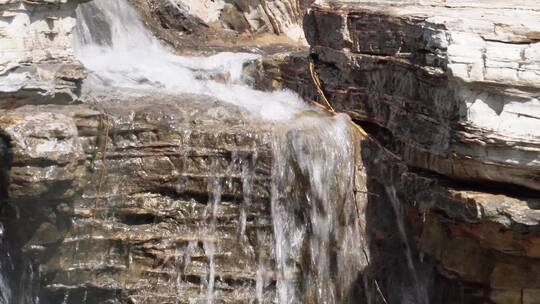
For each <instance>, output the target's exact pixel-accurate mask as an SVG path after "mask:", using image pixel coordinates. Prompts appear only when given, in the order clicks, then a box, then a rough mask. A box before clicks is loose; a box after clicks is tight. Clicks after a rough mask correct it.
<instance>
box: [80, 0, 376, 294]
mask: <svg viewBox="0 0 540 304" xmlns="http://www.w3.org/2000/svg"><path fill="white" fill-rule="evenodd" d="M77 15H78V27H77V35H76V36H77V38H78V39H77V47H76V53H77V55H78V57H79V59H80V60H81V61H82V63H83V64H84V65H85V67H86V68H87V69H88V70H90V75H89V78H88V80H87V81H86V83H85V84H86V85H87V86H89V87H91V88H97V89H100V88H102V89H109V90H111V89H112V90H118V91H121V92H123V91H122V89H125V90H126V91H130V90H137V91H141V90H142V91H144V92H149V93H152V92H160V93H163V92H164V93H169V94H172V95H174V94H177V95H180V94H201V95H206V96H211V97H213V98H216V99H219V100H222V101H224V102H228V103H232V104H235V105H238V106H241V107H243V108H246V109H247V110H249V111H250V112H251V113H253V114H254V115H255V116H258V117H261V118H262V119H267V120H271V121H279V122H280V123H276V124H272V126H274V130H273V135H274V136H273V137H272V142H271V147H272V150H273V165H272V173H271V175H272V176H271V177H272V178H271V185H268V186H269V190H271V198H270V202H269V204H271V215H272V224H273V225H272V226H273V238H274V239H273V241H274V242H273V244H274V248H272V250H271V251H272V252H271V253H269V255H271V259H272V260H273V261H274V262H275V263H266V262H265V261H264V258H262V255H260V256H259V265H257V267H256V269H257V271H256V273H255V274H254V276H255V280H256V283H255V284H254V285H255V286H252V287H251V288H252V289H253V290H252V295H250V297H251V298H250V301H251V302H253V303H256V302H257V303H266V302H267V301H266V298H267V297H271V298H272V300H271V301H272V303H279V304H289V303H290V304H296V303H325V304H334V303H345V302H346V301H347V300H349V297H350V292H351V290H353V289H354V288H355V286H356V285H357V284H358V282H357V280H358V278H359V274H360V272H361V270H362V268H363V267H364V266H365V264H366V263H367V261H365V258H364V257H363V256H362V255H361V253H362V245H363V243H362V240H361V239H360V238H361V232H360V223H359V217H358V215H357V211H356V210H357V209H356V206H355V197H354V189H353V188H354V183H353V180H354V174H355V166H354V159H355V153H356V150H355V141H354V139H353V137H354V136H353V135H352V132H353V131H352V130H351V127H350V124H351V121H350V119H349V118H348V117H347V116H346V115H336V116H335V117H332V116H330V115H325V114H323V113H321V111H318V110H317V111H304V110H305V109H306V108H310V107H309V106H307V105H306V104H305V103H304V102H303V101H302V100H301V98H300V97H299V96H298V95H296V94H295V93H293V92H290V91H276V92H262V91H257V90H254V89H253V88H250V87H249V86H248V85H246V83H244V82H243V73H242V71H243V67H244V65H245V64H246V63H248V62H249V61H251V60H256V59H258V58H259V56H258V55H255V54H247V53H220V54H217V55H214V56H210V57H182V56H176V55H174V54H173V53H171V52H170V51H168V50H167V49H166V48H165V47H163V46H162V45H161V44H160V43H159V41H157V40H156V39H155V38H154V37H153V36H152V34H151V33H150V32H149V31H148V30H146V29H145V28H144V26H143V24H142V23H141V21H139V19H138V16H137V13H136V11H135V10H134V9H133V8H131V7H130V6H129V5H128V3H127V1H126V0H95V1H93V2H90V3H86V4H83V5H81V6H80V8H79V10H78V12H77ZM218 79H219V80H218ZM126 102H129V101H126ZM301 112H302V113H304V112H305V113H309V115H307V114H302V113H301ZM257 161H258V159H257V157H256V156H253V158H252V159H251V163H248V162H247V160H246V162H240V164H239V166H240V167H241V175H242V177H241V183H242V191H243V194H244V198H243V202H242V206H241V208H240V209H241V210H240V216H239V220H238V226H239V227H238V232H239V238H240V239H241V240H242V239H246V238H247V237H246V230H247V229H248V227H247V223H246V222H247V220H246V216H247V215H246V212H247V209H248V208H249V207H250V204H251V192H252V189H254V185H255V184H254V181H253V176H252V175H253V174H254V173H253V172H251V171H250V170H253V169H250V168H255V167H256V163H257ZM232 162H233V163H234V162H235V160H234V157H233V159H232ZM233 165H234V164H231V166H233ZM216 167H217V166H216ZM211 170H213V169H211ZM215 171H216V172H214V173H213V174H212V175H211V176H217V174H218V172H219V170H217V169H216V170H215ZM231 171H234V170H231ZM229 173H230V172H228V173H227V174H225V175H226V176H229V175H230V174H229ZM222 182H223V181H221V180H219V179H217V178H215V179H213V180H211V182H210V184H209V185H208V187H209V190H210V191H211V192H210V193H211V197H210V200H209V204H208V208H207V209H206V210H205V212H206V215H209V217H210V220H209V221H208V223H203V224H204V225H205V226H204V227H203V228H204V229H203V231H204V237H206V238H207V239H208V241H205V242H204V244H203V247H204V253H205V256H206V258H207V259H208V263H207V271H206V273H205V274H204V275H203V276H202V277H201V282H202V283H201V286H204V288H202V289H201V293H200V294H199V296H198V297H197V298H193V299H192V302H193V303H208V304H212V303H214V302H219V301H220V300H219V297H220V294H222V293H223V291H222V290H220V280H221V274H220V267H219V264H218V262H219V259H218V257H219V256H216V255H217V254H218V253H219V252H221V251H222V250H223V248H221V244H220V240H219V232H220V231H219V229H220V227H219V225H217V224H218V222H217V211H218V208H219V207H220V205H221V204H222V202H221V199H222V194H223V193H222V191H223V187H224V185H222V184H221V183H222ZM178 183H179V185H178V189H182V185H181V183H182V180H179V181H178ZM185 263H188V264H189V261H187V262H185ZM186 265H187V264H184V268H185V267H186ZM178 271H182V269H181V268H179V270H178ZM179 278H181V276H180V275H178V276H177V277H176V279H177V280H178V279H179ZM274 283H275V286H276V287H275V295H272V293H273V291H268V290H266V289H267V287H268V288H272V287H269V286H272V285H273V284H274ZM176 285H177V286H179V285H181V284H180V283H176ZM246 288H250V287H249V286H248V287H246ZM177 289H179V288H177Z"/></svg>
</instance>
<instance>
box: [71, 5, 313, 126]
mask: <svg viewBox="0 0 540 304" xmlns="http://www.w3.org/2000/svg"><path fill="white" fill-rule="evenodd" d="M77 21H78V24H77V27H76V33H75V36H76V39H75V52H76V55H77V57H78V58H79V60H80V61H81V62H82V63H83V64H84V66H85V67H86V68H87V69H88V70H89V71H90V75H89V77H88V80H87V83H86V85H88V86H90V87H92V88H94V89H96V88H101V89H107V88H123V89H125V90H159V91H160V92H166V93H172V94H179V93H184V94H199V95H208V96H212V97H215V98H217V99H219V100H222V101H226V102H228V103H232V104H235V105H239V106H242V107H244V108H246V109H248V110H250V111H251V112H253V113H257V114H258V115H259V116H261V117H262V118H265V119H269V120H287V119H290V118H292V116H293V115H294V113H295V112H298V111H300V110H302V109H303V108H305V105H304V104H303V101H302V100H301V99H300V98H299V97H298V96H297V95H296V94H294V93H292V92H290V91H275V92H271V93H268V92H261V91H257V90H254V89H252V88H250V87H248V86H246V85H245V84H244V83H242V68H243V66H244V65H245V64H246V63H247V62H249V61H252V60H256V59H258V58H259V57H260V56H259V55H256V54H249V53H228V52H225V53H219V54H216V55H214V56H209V57H183V56H176V55H175V54H173V53H172V52H171V51H169V50H167V49H166V48H165V47H164V46H163V45H162V44H161V43H160V42H159V41H158V40H157V39H156V38H154V37H153V36H152V34H151V33H150V32H149V31H148V30H147V29H145V27H144V25H143V24H142V22H141V21H140V20H139V17H138V15H137V12H136V11H135V10H134V9H133V8H132V7H131V6H130V5H129V4H128V3H127V1H125V0H95V1H93V2H90V3H86V4H82V5H80V8H79V9H78V11H77Z"/></svg>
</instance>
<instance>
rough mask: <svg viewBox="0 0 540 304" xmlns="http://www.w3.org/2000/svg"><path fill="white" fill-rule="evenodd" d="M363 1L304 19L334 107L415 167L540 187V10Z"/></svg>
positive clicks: (325, 9)
mask: <svg viewBox="0 0 540 304" xmlns="http://www.w3.org/2000/svg"><path fill="white" fill-rule="evenodd" d="M361 3H362V2H360V4H356V5H354V4H350V5H338V4H336V6H333V7H330V6H327V7H318V8H315V9H314V10H313V12H312V13H311V14H310V15H308V17H307V19H306V20H307V21H306V25H305V27H306V31H307V38H308V40H309V42H310V43H311V45H312V47H313V48H312V50H313V52H314V53H315V54H316V55H317V56H318V58H319V60H320V62H321V64H325V65H326V66H328V68H325V69H321V72H320V73H321V77H322V78H323V80H324V81H325V88H326V89H327V91H328V93H329V94H330V96H331V97H332V99H333V100H335V103H336V107H338V108H339V109H340V110H341V111H345V112H347V113H349V114H350V115H351V116H352V117H353V118H354V119H359V120H364V121H370V122H373V123H375V124H377V125H379V126H381V127H384V128H386V129H388V130H389V131H391V132H392V133H393V135H394V137H395V139H396V140H397V141H399V142H400V147H399V150H400V152H401V154H402V155H403V157H404V158H405V159H406V160H407V161H408V162H409V163H411V164H413V165H415V166H417V167H421V168H426V169H429V170H433V171H436V172H439V173H441V174H444V175H448V176H452V177H455V178H460V179H466V180H471V179H476V180H488V181H495V182H504V183H512V184H516V185H520V186H525V187H529V188H533V189H537V190H538V189H540V183H539V182H538V172H539V171H538V170H539V167H538V164H539V159H538V157H539V153H538V147H539V146H538V138H539V136H540V134H539V133H538V131H537V130H538V126H539V124H540V120H539V119H538V117H539V115H538V111H540V110H539V109H540V107H539V106H538V105H539V101H538V99H537V97H538V92H539V89H540V88H539V83H540V82H538V61H539V60H540V55H539V53H538V51H537V50H538V48H539V47H540V43H538V42H537V41H538V37H536V36H535V35H537V33H538V30H539V29H540V25H539V24H538V23H537V22H536V20H538V14H539V13H538V11H537V10H534V9H529V10H526V9H524V10H511V9H503V8H501V9H493V10H491V9H490V10H488V11H483V10H479V9H476V8H467V7H461V6H460V7H452V5H447V6H437V8H436V13H432V11H433V8H432V7H431V6H418V5H410V6H407V5H404V6H400V7H397V8H389V12H386V8H388V6H385V5H384V4H381V5H371V4H370V5H362V4H361Z"/></svg>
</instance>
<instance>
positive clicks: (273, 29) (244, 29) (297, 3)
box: [135, 0, 313, 41]
mask: <svg viewBox="0 0 540 304" xmlns="http://www.w3.org/2000/svg"><path fill="white" fill-rule="evenodd" d="M135 2H137V1H135ZM312 2H313V0H243V1H236V0H235V1H232V0H218V1H214V0H203V1H200V0H170V1H165V0H152V1H151V4H150V7H151V8H152V9H153V11H154V13H153V14H155V15H156V16H158V17H159V18H160V20H161V22H162V25H164V26H165V27H171V28H175V29H176V30H179V31H181V32H185V33H197V32H199V33H200V32H201V30H202V31H203V32H204V27H208V28H212V29H213V30H214V31H215V30H219V31H223V30H226V31H234V32H236V33H239V34H246V33H248V34H250V35H257V34H261V33H273V34H278V35H279V34H284V35H286V36H288V37H290V38H292V39H293V40H295V41H299V40H303V36H304V35H303V31H302V26H301V25H302V16H303V15H304V12H305V11H306V9H307V8H308V6H309V5H310V4H311V3H312Z"/></svg>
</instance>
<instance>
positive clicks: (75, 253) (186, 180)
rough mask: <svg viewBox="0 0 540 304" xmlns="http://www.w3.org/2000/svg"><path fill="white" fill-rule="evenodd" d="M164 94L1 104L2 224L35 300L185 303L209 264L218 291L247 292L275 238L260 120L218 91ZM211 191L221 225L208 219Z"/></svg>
mask: <svg viewBox="0 0 540 304" xmlns="http://www.w3.org/2000/svg"><path fill="white" fill-rule="evenodd" d="M167 99H168V98H167V97H162V98H160V101H156V100H154V99H153V100H152V102H151V103H149V102H148V99H142V100H132V101H131V102H130V103H129V105H128V106H126V104H125V103H124V102H113V101H107V102H104V103H100V104H99V106H87V105H84V106H83V105H81V106H62V107H58V106H26V107H23V108H19V109H17V110H13V111H9V112H7V113H4V114H3V115H2V118H1V120H2V126H3V127H2V130H3V131H4V136H5V137H4V138H5V140H6V142H8V143H9V150H8V152H7V153H4V154H5V155H9V161H10V162H9V163H8V164H7V165H8V166H9V173H8V174H7V176H6V177H7V178H6V179H5V181H6V180H7V184H5V183H4V187H6V188H7V193H8V196H7V197H6V198H4V203H3V206H4V208H3V209H4V210H3V213H4V214H6V215H7V214H8V213H9V212H14V211H13V210H17V212H18V213H19V214H18V215H17V217H15V218H10V219H5V222H4V223H5V225H6V226H7V227H8V230H7V231H8V233H12V234H16V235H17V237H15V235H10V237H9V239H13V240H18V242H17V243H12V244H11V246H12V247H13V248H14V252H17V250H16V248H19V250H22V252H23V253H24V255H25V256H29V257H30V258H29V259H28V260H26V261H25V262H26V263H28V264H31V265H33V266H32V267H37V268H36V271H39V273H40V279H39V285H40V286H41V288H40V291H39V293H40V295H39V296H40V299H42V300H43V301H45V302H46V303H61V302H62V303H82V302H84V301H88V303H104V302H107V301H113V302H115V303H116V302H119V303H120V302H122V303H131V302H133V301H135V302H136V303H140V302H143V303H169V302H170V303H178V301H180V302H181V303H189V301H190V299H191V300H194V299H197V298H198V297H199V296H200V294H203V295H204V294H205V292H204V290H205V288H208V284H209V282H207V281H206V282H204V280H206V279H205V278H206V274H207V273H208V271H209V267H210V263H212V264H213V265H212V267H213V268H215V272H216V276H217V277H218V278H219V279H217V280H216V282H215V291H216V292H215V297H216V299H215V300H216V301H217V302H227V303H233V302H246V301H247V299H249V298H251V297H253V295H254V294H255V291H254V288H255V281H256V279H257V278H256V275H257V270H258V269H257V268H256V266H257V265H259V264H260V263H262V262H263V261H265V259H267V260H268V263H270V258H271V254H272V253H271V252H272V246H273V239H272V226H271V219H270V217H269V208H270V204H269V201H268V200H269V193H268V191H269V190H268V179H269V178H270V173H269V161H270V156H269V155H268V153H269V150H268V149H269V148H268V146H267V145H268V142H267V140H268V139H267V138H266V137H267V136H268V133H267V129H266V128H267V127H266V126H264V125H260V126H256V125H255V124H254V123H253V122H249V119H248V118H246V117H247V113H245V112H243V111H242V110H240V109H234V107H231V106H229V105H226V104H223V103H220V102H217V101H209V100H201V99H200V98H195V97H194V98H189V97H184V98H181V99H182V100H178V99H177V98H176V99H171V98H170V97H169V100H170V101H167ZM186 104H189V107H187V106H185V105H186ZM248 123H249V131H247V128H246V127H247V126H248ZM12 130H17V132H16V133H15V132H11V131H12ZM51 151H55V152H54V153H51ZM3 163H4V165H6V162H5V161H4V162H3ZM247 176H249V177H250V178H251V179H252V181H253V182H252V184H251V185H250V187H251V189H250V190H249V192H248V193H246V190H245V189H243V188H242V187H243V186H242V185H244V187H246V184H245V181H244V184H243V183H242V182H243V180H242V177H244V178H247ZM217 185H219V188H220V189H222V191H218V192H216V191H217V190H216V189H215V187H217ZM215 196H219V197H220V198H218V197H215ZM248 196H249V200H250V202H251V204H250V205H249V206H246V205H245V204H244V199H246V198H247V197H248ZM38 197H39V198H40V199H39V202H37V201H36V198H38ZM214 199H222V200H223V202H222V203H221V204H219V206H217V207H216V208H217V210H216V211H215V212H216V218H215V219H213V220H215V221H216V222H217V224H216V225H217V229H218V231H219V234H218V235H212V234H210V233H209V231H207V229H208V225H209V222H210V221H211V220H212V210H211V209H212V208H211V206H212V200H214ZM241 214H243V216H245V221H246V222H245V224H244V225H245V228H244V229H245V231H244V232H242V234H240V229H241V227H242V224H241V223H240V219H241ZM20 225H23V226H25V229H14V228H15V227H16V226H20ZM10 228H11V229H10ZM216 238H218V239H216ZM215 244H219V246H216V249H215V250H216V251H215V252H214V253H212V256H213V258H212V261H210V260H209V256H208V254H209V250H210V249H209V248H210V246H215ZM212 248H213V247H212ZM19 255H20V253H19ZM22 264H23V263H21V264H16V265H17V267H21V269H22V268H24V265H22ZM24 292H27V291H24ZM269 292H271V291H269ZM130 301H131V302H130ZM111 303H112V302H111Z"/></svg>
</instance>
